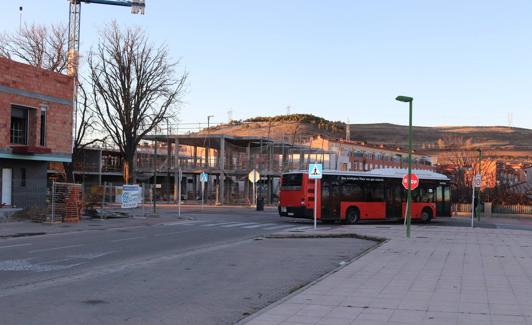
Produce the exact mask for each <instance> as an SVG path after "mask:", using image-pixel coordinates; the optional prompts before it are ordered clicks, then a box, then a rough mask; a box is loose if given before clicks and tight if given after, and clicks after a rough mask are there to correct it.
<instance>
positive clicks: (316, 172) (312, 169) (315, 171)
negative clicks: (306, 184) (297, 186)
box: [308, 164, 323, 179]
mask: <svg viewBox="0 0 532 325" xmlns="http://www.w3.org/2000/svg"><path fill="white" fill-rule="evenodd" d="M322 171H323V169H322V167H321V164H309V165H308V178H310V179H321V177H322V176H323V173H322Z"/></svg>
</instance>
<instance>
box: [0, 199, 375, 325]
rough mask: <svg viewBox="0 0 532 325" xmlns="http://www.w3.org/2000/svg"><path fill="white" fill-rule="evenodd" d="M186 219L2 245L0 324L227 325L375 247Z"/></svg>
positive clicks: (221, 216) (281, 226) (266, 225)
mask: <svg viewBox="0 0 532 325" xmlns="http://www.w3.org/2000/svg"><path fill="white" fill-rule="evenodd" d="M161 213H162V214H163V215H166V216H173V215H175V212H173V211H168V210H164V209H162V210H161ZM183 215H184V216H185V217H186V220H178V219H177V218H176V219H175V221H173V220H171V221H167V220H165V222H162V223H161V222H159V223H158V222H154V223H150V224H148V223H147V224H143V225H136V226H132V227H127V226H124V227H121V228H113V229H106V228H105V227H98V228H99V231H81V232H70V233H60V234H52V235H44V236H36V237H23V238H13V239H8V240H2V241H0V315H1V319H0V323H1V324H122V323H124V324H232V323H234V322H236V321H238V320H239V319H241V318H243V317H245V316H247V315H249V314H252V313H253V312H255V311H257V310H259V309H261V308H263V307H265V306H267V305H269V304H270V303H272V302H274V301H276V300H278V299H279V298H282V297H284V296H286V295H287V294H289V293H290V292H291V291H293V290H296V289H297V288H299V287H301V286H303V285H305V284H307V283H309V282H311V281H313V280H315V279H316V278H318V277H320V276H321V275H323V274H325V273H327V272H329V271H331V270H334V269H335V268H337V267H338V266H339V265H340V264H341V263H342V262H345V261H348V260H350V259H352V258H354V257H355V256H357V255H359V254H360V253H361V252H363V251H365V250H366V249H368V248H369V247H371V246H373V245H375V243H374V242H371V241H365V240H359V239H351V238H342V239H339V238H335V239H325V238H320V239H271V238H264V235H267V234H270V233H274V232H277V231H280V230H290V231H293V232H297V231H298V230H299V229H301V227H311V223H310V222H309V221H307V220H296V219H287V218H283V219H281V218H279V217H278V215H277V214H276V213H275V211H273V210H270V211H266V212H255V211H251V210H249V209H241V208H234V209H231V208H228V209H205V210H203V211H201V210H198V209H191V210H189V211H184V213H183Z"/></svg>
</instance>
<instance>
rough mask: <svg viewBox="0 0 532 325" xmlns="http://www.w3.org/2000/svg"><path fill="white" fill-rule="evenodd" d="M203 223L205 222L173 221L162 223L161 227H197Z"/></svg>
mask: <svg viewBox="0 0 532 325" xmlns="http://www.w3.org/2000/svg"><path fill="white" fill-rule="evenodd" d="M201 222H203V221H172V222H165V223H161V225H162V226H190V225H195V224H197V223H201Z"/></svg>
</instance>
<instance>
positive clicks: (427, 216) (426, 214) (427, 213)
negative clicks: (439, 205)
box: [421, 209, 432, 223]
mask: <svg viewBox="0 0 532 325" xmlns="http://www.w3.org/2000/svg"><path fill="white" fill-rule="evenodd" d="M431 219H432V210H431V209H423V212H421V221H423V222H425V223H429V222H430V220H431Z"/></svg>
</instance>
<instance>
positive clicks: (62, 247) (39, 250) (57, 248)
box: [29, 244, 83, 253]
mask: <svg viewBox="0 0 532 325" xmlns="http://www.w3.org/2000/svg"><path fill="white" fill-rule="evenodd" d="M79 246H83V245H81V244H78V245H69V246H61V247H52V248H43V249H36V250H33V251H29V252H30V253H39V252H47V251H56V250H60V249H67V248H72V247H79Z"/></svg>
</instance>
